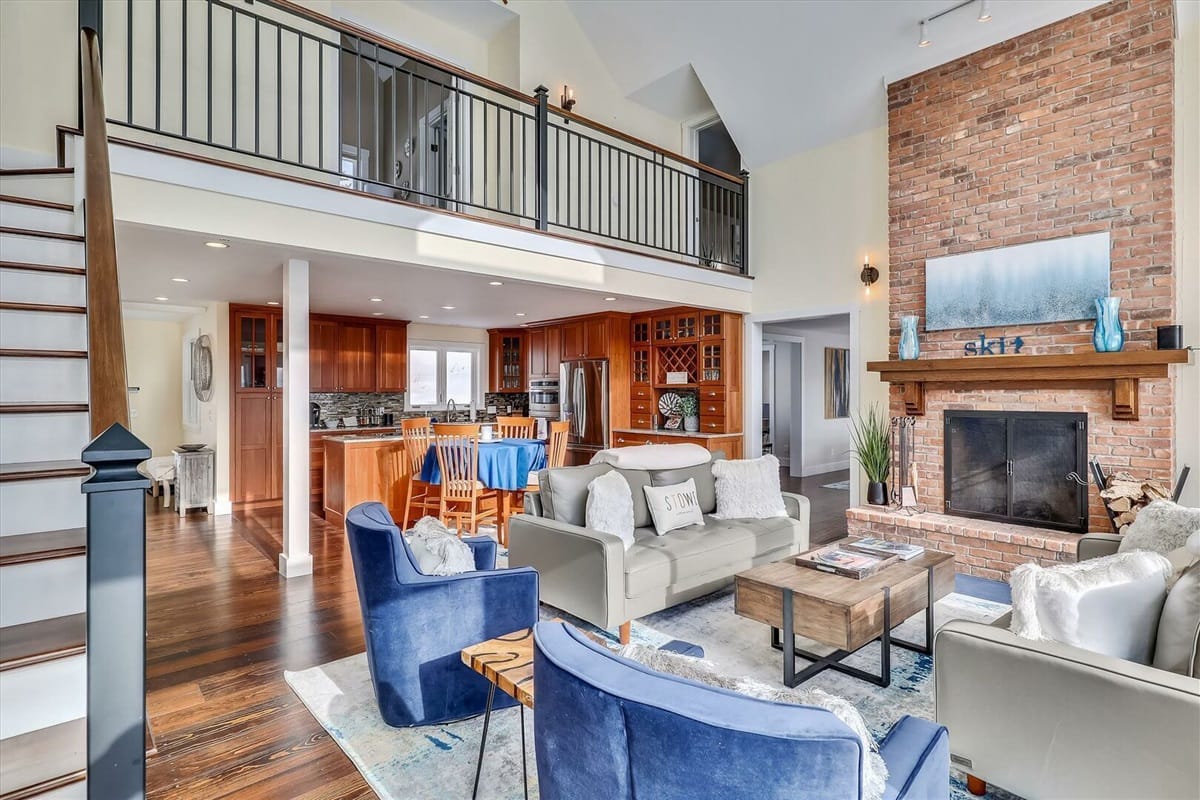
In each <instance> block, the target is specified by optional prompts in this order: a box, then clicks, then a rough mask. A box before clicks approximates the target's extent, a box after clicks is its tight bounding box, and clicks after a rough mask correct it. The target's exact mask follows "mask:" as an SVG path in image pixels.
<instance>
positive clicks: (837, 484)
mask: <svg viewBox="0 0 1200 800" xmlns="http://www.w3.org/2000/svg"><path fill="white" fill-rule="evenodd" d="M821 488H822V489H840V490H842V491H843V492H848V491H850V481H834V482H833V483H822V484H821Z"/></svg>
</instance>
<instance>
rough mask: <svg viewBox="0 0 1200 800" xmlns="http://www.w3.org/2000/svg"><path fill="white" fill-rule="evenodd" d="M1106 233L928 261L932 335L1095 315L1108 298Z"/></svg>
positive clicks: (927, 316)
mask: <svg viewBox="0 0 1200 800" xmlns="http://www.w3.org/2000/svg"><path fill="white" fill-rule="evenodd" d="M1109 239H1110V237H1109V234H1108V232H1107V231H1105V232H1103V233H1089V234H1086V235H1084V236H1068V237H1066V238H1062V239H1047V240H1044V241H1040V242H1029V243H1027V244H1018V245H1014V246H1012V247H997V248H994V249H991V250H978V251H975V252H971V253H959V254H958V255H952V256H942V257H940V258H930V259H927V260H926V261H925V330H927V331H944V330H953V329H958V328H987V327H998V326H1004V325H1036V324H1040V323H1044V322H1068V321H1071V320H1083V319H1092V318H1094V317H1095V314H1096V309H1095V301H1096V298H1098V297H1105V296H1107V295H1108V293H1109V282H1108V277H1109V265H1110V255H1109V249H1110V246H1111V245H1110V241H1109Z"/></svg>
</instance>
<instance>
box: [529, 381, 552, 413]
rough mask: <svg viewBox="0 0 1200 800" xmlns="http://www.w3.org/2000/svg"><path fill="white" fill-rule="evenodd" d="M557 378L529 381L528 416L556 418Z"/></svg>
mask: <svg viewBox="0 0 1200 800" xmlns="http://www.w3.org/2000/svg"><path fill="white" fill-rule="evenodd" d="M558 414H559V408H558V380H557V379H555V378H545V379H537V380H531V381H530V382H529V416H531V417H540V418H542V419H558Z"/></svg>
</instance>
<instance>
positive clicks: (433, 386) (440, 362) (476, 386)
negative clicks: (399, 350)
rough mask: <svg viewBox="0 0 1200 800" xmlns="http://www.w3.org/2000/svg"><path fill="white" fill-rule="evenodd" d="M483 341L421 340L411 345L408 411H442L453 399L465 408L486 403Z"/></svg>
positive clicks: (409, 348) (456, 404) (405, 400)
mask: <svg viewBox="0 0 1200 800" xmlns="http://www.w3.org/2000/svg"><path fill="white" fill-rule="evenodd" d="M482 361H483V351H482V348H481V346H480V345H477V344H467V343H462V342H421V341H413V342H409V345H408V391H407V392H406V393H405V395H404V408H405V410H408V411H443V410H445V409H446V408H447V407H448V406H449V403H450V401H454V405H455V407H456V408H458V409H462V410H466V409H469V408H471V406H474V407H475V408H479V407H481V406H482V405H483V380H482V378H481V375H480V365H481V364H482Z"/></svg>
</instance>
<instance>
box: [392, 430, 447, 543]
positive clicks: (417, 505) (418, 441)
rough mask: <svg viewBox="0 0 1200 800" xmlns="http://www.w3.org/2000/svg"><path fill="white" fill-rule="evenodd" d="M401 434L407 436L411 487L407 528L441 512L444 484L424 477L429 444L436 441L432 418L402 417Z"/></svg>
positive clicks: (406, 509)
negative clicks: (425, 517) (422, 476)
mask: <svg viewBox="0 0 1200 800" xmlns="http://www.w3.org/2000/svg"><path fill="white" fill-rule="evenodd" d="M400 434H401V435H402V436H403V437H404V460H405V469H406V472H407V475H408V486H407V488H406V490H405V495H404V513H403V516H404V520H403V522H402V523H401V524H402V525H403V527H404V528H405V530H407V529H408V526H409V523H410V522H416V521H417V520H418V519H420V518H421V517H424V516H429V515H437V514H440V513H441V511H442V501H441V497H440V495H441V487H440V486H438V485H437V484H436V483H426V482H425V481H423V480H421V470H422V469H423V468H424V466H425V454H426V453H428V452H429V445H431V444H433V430H432V428H431V427H430V419H429V417H418V418H416V419H403V420H400Z"/></svg>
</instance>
